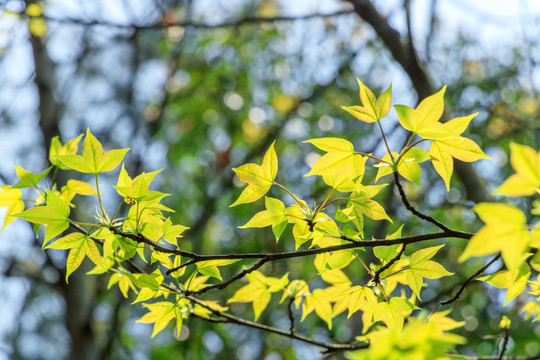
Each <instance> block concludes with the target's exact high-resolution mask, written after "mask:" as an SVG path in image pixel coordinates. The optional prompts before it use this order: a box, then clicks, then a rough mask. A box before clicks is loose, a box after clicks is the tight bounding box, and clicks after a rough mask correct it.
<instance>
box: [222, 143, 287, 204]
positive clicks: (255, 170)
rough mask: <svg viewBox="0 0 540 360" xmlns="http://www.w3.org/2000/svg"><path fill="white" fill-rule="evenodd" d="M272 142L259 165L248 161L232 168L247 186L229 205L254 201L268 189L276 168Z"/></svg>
mask: <svg viewBox="0 0 540 360" xmlns="http://www.w3.org/2000/svg"><path fill="white" fill-rule="evenodd" d="M274 143H275V142H274ZM274 143H272V145H270V147H269V148H268V150H267V151H266V154H265V155H264V158H263V161H262V164H261V165H257V164H251V163H250V164H245V165H242V166H240V167H238V168H235V169H233V171H234V172H235V173H236V176H238V178H239V179H240V180H241V181H242V182H245V183H246V184H248V186H247V187H246V188H245V189H244V190H243V191H242V193H241V194H240V196H239V197H238V199H237V200H236V201H235V202H234V203H233V204H232V205H231V207H233V206H236V205H239V204H246V203H251V202H254V201H256V200H258V199H260V198H261V197H263V196H264V195H265V194H266V193H267V192H268V190H270V188H271V187H272V184H273V183H274V179H275V178H276V175H277V170H278V158H277V155H276V151H275V150H274Z"/></svg>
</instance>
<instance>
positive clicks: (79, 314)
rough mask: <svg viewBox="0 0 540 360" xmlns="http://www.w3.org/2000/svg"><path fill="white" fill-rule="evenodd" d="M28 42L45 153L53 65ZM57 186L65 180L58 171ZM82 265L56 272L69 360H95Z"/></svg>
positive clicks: (53, 123) (55, 112)
mask: <svg viewBox="0 0 540 360" xmlns="http://www.w3.org/2000/svg"><path fill="white" fill-rule="evenodd" d="M30 42H31V44H32V50H33V53H34V63H35V78H34V82H35V84H36V87H37V89H38V93H39V109H38V116H39V126H40V128H41V132H42V134H43V141H44V144H43V145H44V149H45V151H46V152H48V148H49V144H50V142H51V139H52V138H53V137H54V136H56V135H59V126H58V125H59V121H60V117H61V113H62V105H61V104H60V103H59V102H58V101H57V100H56V99H55V96H54V90H55V64H54V62H53V61H52V60H51V58H50V57H49V55H48V53H47V48H46V46H45V43H44V42H43V40H42V39H41V38H38V37H35V36H34V35H30ZM58 175H59V176H57V181H58V183H59V185H61V184H63V183H65V179H62V178H61V173H59V174H58ZM84 267H85V266H84V264H83V268H82V269H79V271H77V272H75V273H74V274H72V275H71V277H70V280H71V281H70V283H69V285H67V284H66V283H65V280H64V276H63V275H62V274H60V276H59V281H58V285H59V286H60V287H61V288H62V292H61V294H62V295H63V296H64V299H65V306H66V312H65V325H66V328H67V329H68V331H69V334H70V336H71V353H70V359H73V360H75V359H77V360H97V359H99V349H98V347H97V346H96V336H95V335H96V334H95V332H94V331H93V329H92V326H91V325H92V324H91V319H92V312H93V308H94V299H95V298H96V280H95V278H94V277H91V276H86V274H85V273H86V271H88V270H89V269H88V264H87V266H86V271H85V269H84Z"/></svg>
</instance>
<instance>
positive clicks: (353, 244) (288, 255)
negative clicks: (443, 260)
mask: <svg viewBox="0 0 540 360" xmlns="http://www.w3.org/2000/svg"><path fill="white" fill-rule="evenodd" d="M473 235H474V234H472V233H467V232H462V231H456V230H450V229H449V230H448V231H444V232H438V233H431V234H423V235H414V236H405V237H402V238H399V239H391V240H374V241H355V240H353V239H347V241H350V243H347V244H341V245H334V246H328V247H324V248H317V249H308V250H303V251H291V252H281V253H273V254H265V253H246V254H221V255H219V254H218V255H197V254H192V253H190V254H191V257H193V259H194V260H196V261H193V262H192V263H195V262H200V261H207V260H237V259H240V260H242V259H265V262H268V261H275V260H283V259H292V258H297V257H304V256H309V255H317V254H324V253H329V252H334V251H341V250H348V249H357V248H373V247H377V246H389V245H395V244H403V245H407V244H412V243H416V242H422V241H428V240H436V239H443V238H450V237H453V238H459V239H470V238H471V237H472V236H473ZM167 250H168V252H169V253H171V252H172V253H174V252H175V251H176V250H174V249H167ZM181 267H182V265H180V267H177V268H173V269H170V270H169V272H174V271H177V270H178V269H180V268H181Z"/></svg>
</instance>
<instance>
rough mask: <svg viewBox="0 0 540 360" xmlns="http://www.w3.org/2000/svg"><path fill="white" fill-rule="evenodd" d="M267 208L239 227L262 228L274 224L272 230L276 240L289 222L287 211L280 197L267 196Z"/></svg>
mask: <svg viewBox="0 0 540 360" xmlns="http://www.w3.org/2000/svg"><path fill="white" fill-rule="evenodd" d="M264 203H265V205H266V210H263V211H260V212H258V213H257V214H255V216H253V217H252V218H251V220H249V221H248V222H247V223H246V224H245V225H242V226H239V228H241V229H243V228H262V227H266V226H272V231H273V232H274V235H275V236H276V242H277V241H278V240H279V237H280V235H281V234H282V233H283V230H285V227H286V226H287V224H288V217H287V214H286V212H285V205H284V204H283V202H281V201H280V200H278V199H274V198H271V197H268V196H266V197H265V198H264Z"/></svg>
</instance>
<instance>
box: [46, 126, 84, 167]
mask: <svg viewBox="0 0 540 360" xmlns="http://www.w3.org/2000/svg"><path fill="white" fill-rule="evenodd" d="M82 137H83V134H80V135H79V136H77V137H76V138H74V139H71V140H68V141H67V142H66V143H65V144H64V145H62V143H61V142H60V139H59V138H58V136H55V137H53V138H52V140H51V147H50V148H49V161H50V163H51V164H52V165H54V166H56V167H58V168H60V169H62V170H69V169H70V168H69V167H67V166H65V165H64V164H63V163H62V162H61V161H60V160H58V159H57V158H56V157H57V156H58V155H75V154H76V153H77V147H78V146H79V141H80V140H81V138H82Z"/></svg>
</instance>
